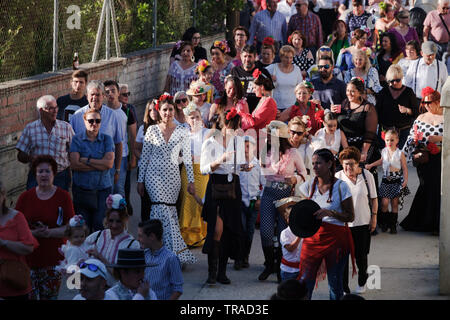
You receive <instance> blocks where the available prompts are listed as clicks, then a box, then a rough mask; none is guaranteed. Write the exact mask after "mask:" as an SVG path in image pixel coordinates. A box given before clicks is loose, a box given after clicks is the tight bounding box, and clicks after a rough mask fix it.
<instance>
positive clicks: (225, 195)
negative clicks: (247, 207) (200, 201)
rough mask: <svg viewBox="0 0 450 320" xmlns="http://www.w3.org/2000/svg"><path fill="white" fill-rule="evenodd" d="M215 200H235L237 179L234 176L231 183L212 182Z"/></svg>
mask: <svg viewBox="0 0 450 320" xmlns="http://www.w3.org/2000/svg"><path fill="white" fill-rule="evenodd" d="M233 145H234V150H235V151H236V138H234V139H233ZM234 173H236V152H235V153H234ZM211 190H212V194H211V196H212V199H213V200H235V199H236V180H235V179H234V178H233V181H232V182H231V183H213V184H211Z"/></svg>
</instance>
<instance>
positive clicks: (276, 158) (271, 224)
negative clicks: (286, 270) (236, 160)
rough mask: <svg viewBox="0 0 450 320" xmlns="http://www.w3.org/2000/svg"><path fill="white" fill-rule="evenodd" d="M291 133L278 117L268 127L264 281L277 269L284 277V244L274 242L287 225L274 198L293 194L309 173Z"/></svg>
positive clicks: (263, 209)
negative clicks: (282, 257)
mask: <svg viewBox="0 0 450 320" xmlns="http://www.w3.org/2000/svg"><path fill="white" fill-rule="evenodd" d="M290 137H291V136H290V134H289V127H288V125H287V124H285V123H284V122H281V121H277V120H274V121H271V122H270V124H269V125H268V127H267V142H266V143H267V148H264V149H263V151H262V155H261V163H262V164H261V167H262V174H264V176H265V178H266V185H265V186H264V190H263V194H262V197H261V205H260V208H261V210H260V216H261V220H260V234H261V245H262V249H263V252H264V260H265V262H264V265H265V268H264V271H263V272H262V273H261V274H260V275H259V277H258V279H259V280H262V281H263V280H266V279H267V278H268V277H269V275H271V274H272V273H274V272H276V273H277V279H278V282H280V281H281V275H280V263H281V256H282V252H281V247H279V246H277V245H276V244H275V243H274V237H276V239H277V241H279V239H280V234H281V231H283V230H284V229H286V228H287V225H286V221H285V220H284V219H283V217H282V216H281V215H280V214H279V213H278V211H277V209H276V207H275V204H274V202H275V201H277V200H281V199H283V198H286V197H289V196H290V195H291V192H292V190H293V189H294V188H295V185H296V184H299V183H303V182H304V181H305V179H306V175H307V172H306V168H305V164H304V163H303V159H302V157H301V155H300V153H299V151H298V150H297V148H293V147H292V146H291V144H290V142H289V139H290ZM277 151H278V152H277ZM275 260H276V264H275Z"/></svg>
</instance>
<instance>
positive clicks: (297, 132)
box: [290, 130, 304, 136]
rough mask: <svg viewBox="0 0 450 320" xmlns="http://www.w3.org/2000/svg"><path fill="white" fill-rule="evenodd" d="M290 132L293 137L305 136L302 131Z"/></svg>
mask: <svg viewBox="0 0 450 320" xmlns="http://www.w3.org/2000/svg"><path fill="white" fill-rule="evenodd" d="M290 131H291V133H292V134H293V135H298V136H302V135H303V134H304V132H302V131H295V130H290Z"/></svg>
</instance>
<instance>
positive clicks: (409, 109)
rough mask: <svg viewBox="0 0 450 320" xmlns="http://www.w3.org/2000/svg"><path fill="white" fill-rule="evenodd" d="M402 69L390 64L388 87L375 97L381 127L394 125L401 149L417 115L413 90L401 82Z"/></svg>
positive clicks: (417, 110)
mask: <svg viewBox="0 0 450 320" xmlns="http://www.w3.org/2000/svg"><path fill="white" fill-rule="evenodd" d="M402 79H403V71H402V68H401V67H400V66H399V65H395V64H394V65H391V66H390V67H389V69H388V71H387V72H386V81H387V83H388V84H389V87H387V88H383V89H382V90H381V91H380V92H379V93H378V94H377V98H376V101H377V103H376V106H375V107H376V109H377V113H378V119H379V121H378V122H379V124H380V125H381V129H382V130H385V129H388V128H393V127H395V128H396V130H397V131H398V133H399V143H398V148H399V149H402V148H403V145H404V144H405V142H406V139H407V138H408V135H409V131H410V129H411V126H412V124H413V122H414V120H415V119H416V117H417V116H418V115H419V106H418V102H417V99H416V95H415V93H414V91H413V90H412V89H411V88H410V87H407V86H405V85H403V83H402Z"/></svg>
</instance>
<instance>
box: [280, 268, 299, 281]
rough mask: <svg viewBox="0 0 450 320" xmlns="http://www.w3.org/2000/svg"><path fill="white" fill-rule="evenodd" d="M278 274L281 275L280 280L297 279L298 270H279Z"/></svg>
mask: <svg viewBox="0 0 450 320" xmlns="http://www.w3.org/2000/svg"><path fill="white" fill-rule="evenodd" d="M280 275H281V281H284V280H289V279H297V277H298V272H286V271H283V270H281V271H280Z"/></svg>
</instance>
